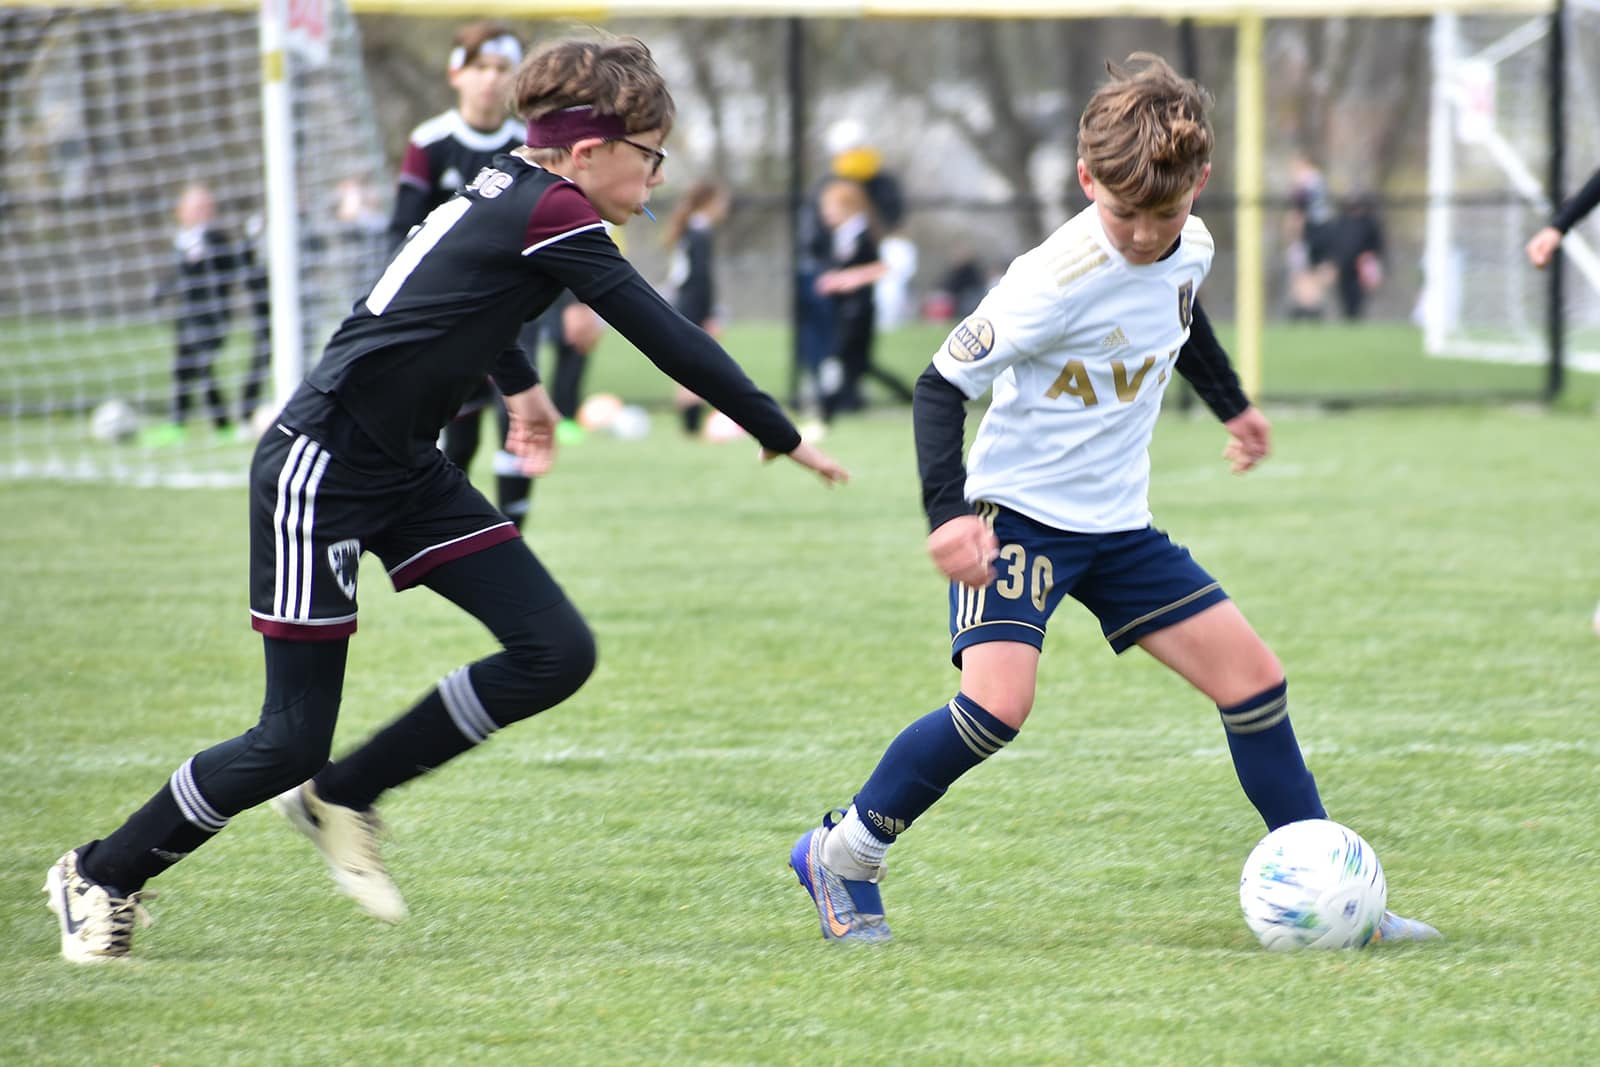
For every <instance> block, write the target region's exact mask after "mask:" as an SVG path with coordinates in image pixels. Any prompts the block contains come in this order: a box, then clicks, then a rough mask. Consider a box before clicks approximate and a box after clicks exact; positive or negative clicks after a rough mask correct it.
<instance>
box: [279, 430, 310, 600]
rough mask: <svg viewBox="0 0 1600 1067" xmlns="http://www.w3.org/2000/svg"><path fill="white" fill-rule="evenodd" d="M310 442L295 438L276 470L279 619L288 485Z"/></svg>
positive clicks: (284, 563)
mask: <svg viewBox="0 0 1600 1067" xmlns="http://www.w3.org/2000/svg"><path fill="white" fill-rule="evenodd" d="M310 443H311V439H310V438H308V437H297V438H295V441H294V444H292V445H290V446H289V458H288V459H286V460H284V461H283V467H282V469H280V470H279V471H278V502H277V506H276V507H274V508H273V510H272V547H273V569H272V580H273V591H272V612H273V614H274V615H277V616H278V617H279V618H280V619H281V618H286V615H285V614H284V599H285V596H284V594H285V589H284V583H283V576H284V570H285V567H286V566H287V564H288V553H289V551H290V546H289V544H288V540H287V538H286V537H285V536H284V519H285V518H287V516H288V512H289V497H290V492H289V485H290V483H291V482H292V481H293V480H294V472H295V468H296V467H297V466H298V465H299V462H300V453H301V452H303V451H304V450H305V447H306V446H307V445H308V444H310Z"/></svg>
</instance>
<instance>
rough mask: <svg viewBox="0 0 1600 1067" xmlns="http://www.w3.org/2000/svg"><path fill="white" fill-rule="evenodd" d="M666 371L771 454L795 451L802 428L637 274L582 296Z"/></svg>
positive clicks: (705, 335)
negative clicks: (746, 432) (736, 424)
mask: <svg viewBox="0 0 1600 1067" xmlns="http://www.w3.org/2000/svg"><path fill="white" fill-rule="evenodd" d="M578 295H579V296H580V297H582V298H583V300H584V302H585V303H587V304H588V305H589V306H590V307H592V308H593V309H594V310H595V314H597V315H599V316H600V317H601V318H602V319H605V320H606V322H608V323H610V324H611V325H612V326H614V327H616V330H617V332H618V333H620V334H622V336H623V337H626V338H627V339H628V340H629V341H630V342H632V343H633V346H634V347H635V348H637V349H638V350H639V351H641V352H643V353H644V354H645V356H646V358H648V359H649V360H650V362H652V363H654V364H655V365H656V366H657V367H660V368H661V370H662V371H663V372H665V373H666V375H667V376H668V377H669V378H671V379H672V380H674V381H676V382H678V383H679V384H681V385H684V386H687V387H688V388H689V389H690V390H692V391H693V392H694V393H695V394H696V395H697V396H699V397H700V398H701V399H702V400H704V401H705V402H706V403H708V404H710V405H711V406H712V407H714V408H716V409H717V410H718V411H720V412H722V413H723V414H725V415H727V416H728V417H729V418H730V419H732V420H733V421H734V422H736V423H738V424H739V425H740V426H743V427H744V428H745V429H746V430H748V431H750V436H752V437H754V438H755V439H756V440H757V441H759V442H761V447H762V448H765V449H767V450H768V451H769V452H782V453H787V452H792V451H794V449H795V447H796V446H798V445H799V444H800V431H799V430H797V429H795V426H794V423H792V422H790V421H789V417H788V416H787V415H785V414H784V413H783V409H782V408H780V407H779V406H778V402H777V401H776V400H774V399H772V397H770V396H768V395H767V394H766V393H764V392H762V391H761V390H760V389H759V388H758V387H757V386H756V384H755V383H754V382H752V381H751V380H750V378H749V376H748V375H747V374H745V372H744V369H743V368H742V367H740V366H739V364H738V363H736V362H734V359H733V357H732V356H730V355H728V353H727V352H726V351H724V350H723V348H722V346H721V345H719V344H717V342H715V341H713V340H712V339H711V337H710V335H709V334H707V333H706V332H705V331H704V330H702V329H700V327H698V326H696V325H694V324H693V323H691V322H690V321H689V320H688V319H686V318H684V317H683V316H682V315H680V314H678V312H677V310H676V309H674V308H673V306H672V305H671V304H669V303H667V302H666V301H665V300H663V299H662V298H661V295H660V294H659V293H657V292H656V291H655V290H654V289H652V288H651V287H650V285H649V283H648V282H646V281H645V280H644V279H643V278H641V277H640V276H639V274H638V273H637V272H632V271H631V272H629V274H628V276H627V277H625V278H623V279H622V281H620V282H618V283H617V284H616V285H614V286H611V287H610V288H608V289H605V290H603V291H602V292H599V293H591V294H589V295H587V296H585V295H584V294H581V293H580V294H578Z"/></svg>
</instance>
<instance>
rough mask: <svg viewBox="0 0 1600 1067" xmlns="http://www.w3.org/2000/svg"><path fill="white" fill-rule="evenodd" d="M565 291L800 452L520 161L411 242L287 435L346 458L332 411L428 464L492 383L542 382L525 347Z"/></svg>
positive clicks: (750, 389) (591, 222) (701, 336)
mask: <svg viewBox="0 0 1600 1067" xmlns="http://www.w3.org/2000/svg"><path fill="white" fill-rule="evenodd" d="M563 289H570V290H571V291H572V293H573V295H574V296H576V297H577V298H578V299H579V300H581V301H582V302H583V303H585V304H588V305H589V306H590V307H592V308H593V309H594V310H595V312H596V313H598V314H599V315H600V316H601V317H602V318H604V319H605V320H606V321H607V322H608V323H610V324H611V325H612V326H613V327H614V328H615V329H616V330H617V331H618V332H619V333H620V334H622V336H624V337H626V338H627V339H628V340H629V341H631V342H632V343H633V344H634V346H635V347H637V348H638V349H639V350H640V351H641V352H643V353H644V354H645V355H646V356H647V357H649V359H650V360H651V362H653V363H655V364H656V365H657V366H658V367H660V368H661V369H662V370H663V371H664V372H665V373H666V374H667V375H668V376H669V377H671V378H673V379H675V380H676V381H678V382H680V383H682V384H683V385H685V386H687V387H689V388H690V389H692V390H693V391H694V392H695V393H697V394H699V395H700V396H702V397H704V398H705V399H706V401H707V402H709V403H711V404H713V405H715V406H716V407H717V408H718V409H719V410H721V411H724V412H726V413H727V414H728V416H729V417H730V418H732V419H733V420H734V421H735V422H738V423H739V424H740V425H741V426H743V427H744V428H745V429H746V430H748V431H750V433H751V435H752V436H753V437H755V438H756V440H758V441H760V442H761V443H762V445H763V446H765V447H767V448H769V449H772V450H773V451H776V452H789V451H791V450H792V449H793V448H794V447H795V446H796V445H797V444H799V441H800V436H799V432H798V431H797V430H796V429H795V427H794V424H793V423H791V422H790V421H789V419H788V417H787V416H786V415H784V413H783V411H782V409H781V408H779V407H778V405H777V403H776V402H775V401H773V399H772V398H771V397H770V396H768V395H767V394H765V393H763V392H762V391H761V390H760V389H758V388H757V387H756V386H755V384H754V383H753V382H751V381H750V379H749V378H748V377H747V376H746V375H745V373H744V371H743V370H742V369H740V367H739V365H738V364H737V363H735V362H734V361H733V360H732V358H730V357H729V356H728V354H727V353H726V352H724V351H723V350H722V348H721V347H720V346H719V345H718V344H717V343H716V342H715V341H713V340H712V339H711V338H710V337H709V336H707V335H706V333H705V332H704V331H703V330H701V329H699V328H698V327H696V326H694V325H692V324H691V323H689V322H688V321H687V320H686V319H684V318H683V316H682V315H680V314H678V313H677V312H676V311H674V310H673V309H672V307H671V306H670V305H669V304H668V303H667V302H666V301H665V300H663V299H662V298H661V297H660V296H659V295H658V294H657V293H656V291H655V290H654V289H653V288H651V286H650V285H649V284H648V283H646V282H645V281H644V279H643V278H641V277H640V276H639V274H638V272H637V271H636V270H634V268H633V266H632V264H630V263H629V262H628V261H627V260H626V259H624V258H623V257H622V254H621V253H620V252H619V251H618V250H617V246H616V245H615V244H613V243H612V241H611V239H610V237H608V236H607V234H606V230H605V223H603V222H602V221H601V219H600V216H599V215H598V214H597V213H596V212H595V209H594V206H593V205H592V204H590V202H589V200H588V198H587V197H585V196H584V195H583V192H582V191H581V190H580V189H579V188H578V187H577V186H576V185H574V184H573V183H571V182H569V181H567V180H566V179H565V178H562V177H560V176H559V175H556V174H553V173H551V172H550V171H547V170H545V169H543V168H541V167H538V166H535V165H534V164H531V163H528V162H526V161H524V160H523V159H521V158H519V157H517V156H513V155H502V156H499V157H497V158H496V159H495V160H494V166H493V167H490V168H485V169H484V170H482V171H480V172H479V173H478V175H477V176H476V177H475V178H473V179H472V180H471V182H470V183H469V184H468V185H467V187H466V188H465V189H464V190H463V191H462V193H461V195H460V196H458V197H456V198H455V199H453V200H451V201H449V202H447V203H446V204H444V205H442V206H441V207H439V208H436V209H435V210H434V211H433V212H432V214H430V215H429V216H428V218H427V221H425V222H424V223H423V224H422V226H421V227H420V228H419V229H418V230H417V231H416V232H415V233H413V234H412V236H411V238H410V239H409V240H407V242H406V243H405V245H404V246H402V247H401V249H400V250H399V252H398V253H397V254H396V255H395V257H394V259H393V260H392V261H391V262H390V264H389V266H388V269H386V270H385V271H384V273H383V276H382V277H381V278H379V279H378V281H377V283H376V284H375V285H374V286H373V287H372V290H371V292H369V293H368V294H367V295H366V296H365V297H364V298H363V299H362V300H360V301H358V302H357V304H356V306H355V308H354V309H353V310H352V312H351V314H350V316H349V317H348V318H346V319H345V321H344V322H343V323H342V324H341V325H340V327H339V329H338V331H337V332H335V334H334V335H333V338H332V339H331V340H330V341H329V342H328V347H327V349H326V351H325V353H324V355H323V358H322V360H321V362H319V363H318V364H317V366H316V367H315V368H314V369H313V370H312V371H311V373H310V374H309V375H307V377H306V380H305V383H304V384H303V385H302V386H301V388H300V389H299V390H298V391H297V392H296V393H295V395H294V397H293V398H292V399H291V400H290V402H289V405H288V407H287V408H286V409H285V412H284V420H283V421H284V422H285V423H287V424H288V425H290V426H293V427H295V428H297V429H299V430H302V431H304V432H306V433H308V434H311V435H312V436H314V437H318V439H319V440H322V441H323V442H324V443H325V444H327V445H328V446H329V447H330V448H334V449H337V447H338V442H337V440H335V439H333V438H331V437H330V436H329V430H330V428H335V427H336V425H337V422H338V419H337V418H335V417H332V416H333V415H334V414H335V413H334V412H333V411H332V409H331V408H330V407H329V405H328V404H327V402H326V401H327V398H333V399H334V400H336V401H337V405H338V407H339V408H341V409H343V411H344V412H346V413H348V414H349V416H350V417H351V418H352V419H354V420H355V422H356V424H357V425H358V426H359V427H360V428H361V431H362V432H363V433H364V434H365V435H366V436H367V437H368V438H370V439H371V440H372V441H373V442H374V443H375V444H377V445H378V447H379V448H381V449H382V450H383V452H384V453H385V454H386V455H388V456H389V457H390V458H391V459H393V460H395V461H397V462H401V463H407V464H409V463H411V462H412V461H414V460H415V459H416V458H418V457H424V456H427V455H428V454H429V453H431V452H432V451H433V449H434V447H435V441H436V440H437V438H438V434H439V431H440V429H441V428H442V427H443V426H444V425H445V423H447V422H449V421H450V419H451V418H452V417H454V416H455V414H456V412H457V411H458V410H459V408H460V407H461V404H462V402H463V401H465V400H466V399H467V397H468V396H470V395H471V393H472V392H473V390H474V389H476V388H477V386H478V384H479V383H480V382H481V381H482V380H483V377H484V375H486V374H490V375H492V376H493V377H494V379H495V381H496V384H497V385H499V386H500V389H501V391H502V392H504V393H507V394H512V393H518V392H521V391H522V390H524V389H527V388H529V387H530V386H532V385H533V384H535V382H537V380H538V379H537V376H536V375H535V374H534V371H533V367H532V366H531V365H530V364H529V362H528V357H527V356H526V354H524V352H523V351H522V349H521V348H520V347H518V346H517V333H518V331H519V329H520V328H521V326H522V324H523V323H524V322H525V321H527V320H529V319H532V318H534V317H535V316H537V315H538V314H539V313H540V312H542V311H544V309H545V308H546V307H548V306H549V305H550V304H551V302H552V301H554V300H555V298H556V297H557V295H558V294H559V293H560V292H561V291H562V290H563ZM334 432H335V433H336V430H335V431H334Z"/></svg>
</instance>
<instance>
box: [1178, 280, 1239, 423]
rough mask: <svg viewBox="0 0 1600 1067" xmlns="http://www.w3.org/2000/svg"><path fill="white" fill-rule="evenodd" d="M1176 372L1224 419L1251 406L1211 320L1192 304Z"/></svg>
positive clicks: (1212, 411)
mask: <svg viewBox="0 0 1600 1067" xmlns="http://www.w3.org/2000/svg"><path fill="white" fill-rule="evenodd" d="M1178 373H1179V374H1181V375H1183V377H1184V378H1185V380H1187V381H1188V383H1189V384H1190V385H1192V386H1194V391H1195V392H1196V393H1197V394H1199V396H1200V399H1201V400H1203V401H1205V405H1206V407H1208V408H1210V409H1211V413H1212V414H1213V415H1215V416H1216V417H1217V418H1218V419H1220V420H1221V421H1223V422H1227V421H1228V420H1229V419H1231V418H1233V417H1234V416H1236V415H1238V414H1240V413H1241V412H1243V411H1244V409H1245V408H1247V407H1249V406H1250V398H1249V397H1247V396H1245V395H1244V389H1242V388H1241V387H1240V385H1239V376H1238V375H1237V374H1235V373H1233V365H1232V364H1231V363H1229V362H1228V353H1227V352H1225V351H1224V350H1223V348H1222V342H1221V341H1218V340H1217V335H1216V332H1215V331H1214V330H1212V329H1211V320H1210V319H1209V318H1207V317H1206V313H1205V312H1204V311H1203V310H1201V308H1200V304H1199V302H1198V301H1197V302H1196V303H1195V304H1194V318H1193V320H1191V321H1190V323H1189V339H1188V340H1187V341H1185V342H1184V343H1183V348H1182V349H1180V350H1179V352H1178Z"/></svg>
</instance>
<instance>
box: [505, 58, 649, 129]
mask: <svg viewBox="0 0 1600 1067" xmlns="http://www.w3.org/2000/svg"><path fill="white" fill-rule="evenodd" d="M583 105H589V106H591V107H593V108H594V109H595V111H596V112H597V113H599V114H601V115H620V116H622V118H623V120H624V121H625V122H626V123H627V127H628V132H629V133H639V132H641V131H644V130H660V131H661V132H662V135H663V136H665V135H666V134H668V133H670V132H672V122H673V119H674V118H675V117H676V116H677V109H676V107H675V106H674V105H673V103H672V94H671V93H669V92H668V91H667V83H666V82H665V81H664V80H663V79H662V77H661V72H660V71H659V70H657V69H656V61H655V60H654V59H653V58H652V57H651V55H650V49H648V48H646V47H645V45H644V42H643V41H641V40H639V39H638V38H636V37H609V38H605V39H603V40H596V41H585V40H564V41H552V42H550V43H549V44H546V45H543V46H541V47H540V48H538V49H537V50H536V51H535V52H534V53H533V54H532V55H530V56H528V58H527V59H524V60H523V61H522V65H521V66H520V67H518V68H517V73H516V76H515V77H514V79H513V80H512V84H511V106H512V108H513V110H515V111H516V113H517V116H518V117H519V118H521V119H522V120H523V121H524V122H526V121H529V120H531V119H537V118H541V117H543V116H544V115H547V114H549V113H550V112H552V111H559V110H561V109H562V108H568V107H581V106H583Z"/></svg>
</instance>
